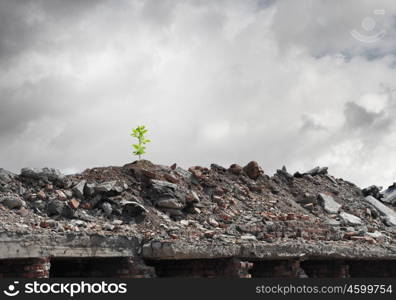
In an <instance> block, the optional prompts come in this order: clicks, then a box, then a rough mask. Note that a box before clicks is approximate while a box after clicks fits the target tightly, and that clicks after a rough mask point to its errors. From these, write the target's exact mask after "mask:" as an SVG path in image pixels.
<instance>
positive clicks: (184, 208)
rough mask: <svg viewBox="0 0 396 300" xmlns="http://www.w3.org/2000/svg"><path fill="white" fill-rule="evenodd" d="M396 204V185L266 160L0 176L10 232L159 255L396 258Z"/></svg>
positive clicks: (4, 228)
mask: <svg viewBox="0 0 396 300" xmlns="http://www.w3.org/2000/svg"><path fill="white" fill-rule="evenodd" d="M395 203H396V184H394V185H392V186H390V187H389V188H388V189H386V190H385V191H384V192H381V188H380V187H377V186H371V187H369V188H366V189H363V190H361V189H360V188H358V187H357V186H355V185H354V184H352V183H350V182H347V181H344V180H342V179H339V178H334V177H333V176H331V175H329V174H328V172H327V168H320V167H317V168H314V169H312V170H310V171H308V172H304V173H300V172H297V173H295V174H294V175H292V174H290V173H288V171H287V170H286V168H285V167H283V168H282V169H280V170H278V171H277V172H276V173H275V174H274V175H273V176H268V175H266V174H265V173H264V171H263V170H262V169H261V167H260V166H259V165H258V164H257V162H250V163H249V164H247V165H246V166H245V167H242V166H239V165H237V164H233V165H231V166H230V167H229V168H224V167H222V166H219V165H215V164H212V165H211V166H210V168H205V167H200V166H195V167H191V168H190V169H188V170H184V169H182V168H180V167H178V166H177V165H176V164H174V165H172V166H163V165H155V164H152V163H151V162H149V161H145V160H142V161H136V162H134V163H131V164H127V165H125V166H123V167H107V168H93V169H88V170H85V171H84V172H83V173H81V174H75V175H68V176H65V175H63V174H61V172H59V171H58V170H55V169H49V168H44V169H39V170H36V169H30V168H25V169H22V170H21V173H20V174H13V173H11V172H9V171H6V170H4V169H0V219H1V222H0V233H1V232H3V233H7V234H10V233H13V234H16V233H17V234H20V235H31V236H34V235H35V234H37V235H39V234H40V235H43V234H45V235H50V236H56V235H59V234H64V233H76V232H77V233H80V234H84V235H92V234H99V235H102V236H109V235H111V236H114V235H122V236H133V237H136V238H138V239H139V240H140V241H141V244H142V245H150V247H151V248H149V249H148V248H147V247H146V248H147V249H148V250H147V249H146V248H145V249H146V250H144V249H143V250H144V251H149V252H150V251H151V252H150V253H151V254H147V255H153V256H154V255H156V254H155V253H154V252H152V251H153V249H154V248H155V247H154V248H153V245H156V243H176V242H177V243H179V244H181V245H185V247H192V246H193V245H196V247H201V249H205V246H207V245H214V244H216V245H238V244H243V245H245V244H249V245H256V244H257V245H258V244H260V245H270V244H272V245H286V244H288V245H299V246H301V245H304V244H306V245H316V246H317V247H320V246H323V247H325V246H327V247H330V248H332V249H335V247H339V246H343V247H346V248H349V249H350V248H351V247H350V246H351V245H354V249H356V251H357V249H359V247H361V248H362V249H369V248H370V247H375V249H385V250H386V251H387V252H390V253H394V254H396V250H395V249H396V247H395V246H396V245H395V233H396V229H395V228H396V212H395V209H394V205H395ZM143 248H144V247H143ZM159 248H160V247H158V249H157V250H158V251H160V249H159ZM181 249H184V248H181ZM161 251H162V250H161ZM180 251H182V250H180ZM202 251H204V250H202ZM147 253H148V252H147ZM172 255H173V254H172ZM219 255H220V254H219ZM208 256H210V255H209V254H208Z"/></svg>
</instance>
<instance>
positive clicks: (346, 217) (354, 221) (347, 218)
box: [340, 212, 362, 225]
mask: <svg viewBox="0 0 396 300" xmlns="http://www.w3.org/2000/svg"><path fill="white" fill-rule="evenodd" d="M340 217H341V218H342V220H343V221H344V222H345V223H346V224H348V225H360V224H362V220H361V219H360V218H359V217H357V216H354V215H351V214H348V213H346V212H341V213H340Z"/></svg>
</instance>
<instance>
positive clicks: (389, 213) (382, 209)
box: [365, 196, 396, 226]
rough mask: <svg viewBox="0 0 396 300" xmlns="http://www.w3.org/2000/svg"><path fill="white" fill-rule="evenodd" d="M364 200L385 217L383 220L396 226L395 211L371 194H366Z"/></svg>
mask: <svg viewBox="0 0 396 300" xmlns="http://www.w3.org/2000/svg"><path fill="white" fill-rule="evenodd" d="M365 199H366V201H367V202H368V203H369V204H371V205H372V206H373V207H374V208H375V209H376V210H378V212H379V213H380V214H381V215H383V216H384V217H385V221H386V222H387V223H388V224H389V225H391V226H396V212H395V211H394V210H393V209H392V208H390V207H387V206H386V205H384V204H382V203H381V202H380V201H378V200H377V199H375V198H374V197H373V196H367V197H366V198H365Z"/></svg>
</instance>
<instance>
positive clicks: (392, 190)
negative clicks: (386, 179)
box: [377, 183, 396, 204]
mask: <svg viewBox="0 0 396 300" xmlns="http://www.w3.org/2000/svg"><path fill="white" fill-rule="evenodd" d="M377 199H378V198H377ZM381 201H382V202H386V203H390V204H395V203H396V183H394V184H393V185H391V186H390V187H388V188H387V189H386V191H385V192H384V195H383V197H382V199H381Z"/></svg>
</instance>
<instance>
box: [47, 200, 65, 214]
mask: <svg viewBox="0 0 396 300" xmlns="http://www.w3.org/2000/svg"><path fill="white" fill-rule="evenodd" d="M64 206H65V203H64V202H63V201H60V200H53V201H51V202H49V203H48V205H47V213H48V215H49V216H53V215H61V214H62V211H63V207H64Z"/></svg>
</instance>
